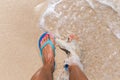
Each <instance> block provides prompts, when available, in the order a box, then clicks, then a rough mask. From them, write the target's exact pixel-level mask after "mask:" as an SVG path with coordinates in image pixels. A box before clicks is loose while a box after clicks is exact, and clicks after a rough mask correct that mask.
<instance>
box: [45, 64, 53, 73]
mask: <svg viewBox="0 0 120 80" xmlns="http://www.w3.org/2000/svg"><path fill="white" fill-rule="evenodd" d="M43 67H44V69H45V70H46V71H47V72H50V73H53V72H54V64H49V63H46V64H44V66H43Z"/></svg>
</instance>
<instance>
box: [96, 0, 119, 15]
mask: <svg viewBox="0 0 120 80" xmlns="http://www.w3.org/2000/svg"><path fill="white" fill-rule="evenodd" d="M97 1H98V2H100V3H101V4H104V5H107V6H109V7H111V8H112V9H113V10H114V11H116V12H117V13H118V14H119V15H120V1H119V0H97Z"/></svg>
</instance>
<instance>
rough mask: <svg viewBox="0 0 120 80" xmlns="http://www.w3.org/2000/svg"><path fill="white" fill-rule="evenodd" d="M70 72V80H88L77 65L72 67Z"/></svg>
mask: <svg viewBox="0 0 120 80" xmlns="http://www.w3.org/2000/svg"><path fill="white" fill-rule="evenodd" d="M68 70H69V80H88V79H87V77H86V76H85V75H84V73H83V72H82V71H81V70H80V68H79V67H78V66H77V65H71V66H69V68H68Z"/></svg>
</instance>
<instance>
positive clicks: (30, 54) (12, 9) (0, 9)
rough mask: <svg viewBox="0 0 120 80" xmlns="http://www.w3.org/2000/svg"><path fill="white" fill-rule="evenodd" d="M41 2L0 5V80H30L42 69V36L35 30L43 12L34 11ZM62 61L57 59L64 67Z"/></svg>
mask: <svg viewBox="0 0 120 80" xmlns="http://www.w3.org/2000/svg"><path fill="white" fill-rule="evenodd" d="M42 1H44V0H29V1H28V0H24V1H23V0H19V1H17V0H3V1H0V80H30V79H31V77H32V75H33V74H34V73H35V72H36V71H37V70H38V69H39V68H40V67H41V66H42V61H41V58H40V56H39V49H38V45H37V41H38V39H39V36H40V34H41V32H42V31H40V28H39V27H38V21H39V17H40V14H41V13H42V11H41V12H39V13H38V14H36V13H35V11H34V7H35V6H36V5H37V4H39V3H41V2H42ZM43 11H44V9H43ZM57 53H58V51H57ZM59 53H60V54H61V52H60V51H59ZM62 53H63V52H62ZM60 54H59V55H60ZM61 55H62V54H61ZM61 57H65V56H61ZM61 57H59V56H57V57H56V59H57V64H58V65H61V66H63V65H62V64H61V63H63V60H64V59H61ZM58 68H59V66H57V68H56V69H58ZM56 72H58V73H59V71H58V70H57V71H56ZM58 73H56V74H58ZM56 77H57V76H56Z"/></svg>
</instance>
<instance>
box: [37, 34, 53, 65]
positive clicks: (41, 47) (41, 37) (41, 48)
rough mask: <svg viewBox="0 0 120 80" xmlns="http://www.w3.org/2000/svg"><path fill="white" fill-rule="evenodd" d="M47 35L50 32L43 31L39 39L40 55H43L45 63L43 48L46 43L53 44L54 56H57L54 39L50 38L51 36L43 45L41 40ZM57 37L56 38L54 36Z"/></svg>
mask: <svg viewBox="0 0 120 80" xmlns="http://www.w3.org/2000/svg"><path fill="white" fill-rule="evenodd" d="M46 35H50V34H49V33H48V32H45V33H43V34H42V35H41V36H40V38H39V41H38V47H39V49H40V56H41V57H42V61H43V63H44V60H43V56H42V54H43V53H42V50H43V49H44V47H45V46H46V45H48V44H49V45H50V46H51V48H52V50H53V53H54V57H55V46H54V44H53V43H52V41H51V40H50V38H48V40H47V41H46V42H44V44H43V45H42V46H41V41H42V40H43V38H44V37H45V36H46ZM54 39H55V38H54Z"/></svg>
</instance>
